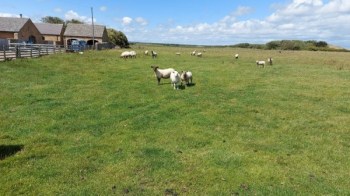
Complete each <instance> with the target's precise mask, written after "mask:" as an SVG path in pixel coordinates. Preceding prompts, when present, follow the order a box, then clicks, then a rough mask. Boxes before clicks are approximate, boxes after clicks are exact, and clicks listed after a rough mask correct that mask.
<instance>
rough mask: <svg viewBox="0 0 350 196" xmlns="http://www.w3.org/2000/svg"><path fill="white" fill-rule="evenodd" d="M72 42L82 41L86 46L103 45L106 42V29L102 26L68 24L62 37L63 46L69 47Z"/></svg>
mask: <svg viewBox="0 0 350 196" xmlns="http://www.w3.org/2000/svg"><path fill="white" fill-rule="evenodd" d="M93 29H94V33H93ZM73 40H84V41H86V43H87V45H94V44H96V43H105V42H108V34H107V29H106V27H105V26H102V25H94V26H92V25H88V24H74V23H68V24H67V27H66V30H65V32H64V35H63V41H64V45H65V46H69V45H71V43H72V41H73Z"/></svg>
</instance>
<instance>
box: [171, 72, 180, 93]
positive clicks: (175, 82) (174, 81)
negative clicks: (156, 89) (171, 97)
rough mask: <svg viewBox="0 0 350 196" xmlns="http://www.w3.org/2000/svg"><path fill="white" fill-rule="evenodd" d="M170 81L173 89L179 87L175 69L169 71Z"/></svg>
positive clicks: (178, 78)
mask: <svg viewBox="0 0 350 196" xmlns="http://www.w3.org/2000/svg"><path fill="white" fill-rule="evenodd" d="M170 81H171V85H172V86H174V90H178V89H179V83H180V74H179V72H177V71H175V70H174V71H172V72H170Z"/></svg>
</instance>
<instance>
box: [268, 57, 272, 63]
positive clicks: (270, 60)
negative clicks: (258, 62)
mask: <svg viewBox="0 0 350 196" xmlns="http://www.w3.org/2000/svg"><path fill="white" fill-rule="evenodd" d="M272 61H273V58H271V57H269V58H268V59H267V62H269V64H270V65H272V64H273V63H272Z"/></svg>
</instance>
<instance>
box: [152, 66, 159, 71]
mask: <svg viewBox="0 0 350 196" xmlns="http://www.w3.org/2000/svg"><path fill="white" fill-rule="evenodd" d="M151 68H152V69H153V71H157V69H158V68H159V67H158V66H153V65H152V66H151Z"/></svg>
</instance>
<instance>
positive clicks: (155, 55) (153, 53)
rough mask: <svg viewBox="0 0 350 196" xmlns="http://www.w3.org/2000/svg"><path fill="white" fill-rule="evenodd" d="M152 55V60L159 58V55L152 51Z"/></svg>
mask: <svg viewBox="0 0 350 196" xmlns="http://www.w3.org/2000/svg"><path fill="white" fill-rule="evenodd" d="M151 53H152V58H157V55H158V54H157V53H156V52H155V51H153V50H152V51H151Z"/></svg>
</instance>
